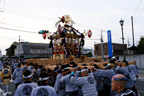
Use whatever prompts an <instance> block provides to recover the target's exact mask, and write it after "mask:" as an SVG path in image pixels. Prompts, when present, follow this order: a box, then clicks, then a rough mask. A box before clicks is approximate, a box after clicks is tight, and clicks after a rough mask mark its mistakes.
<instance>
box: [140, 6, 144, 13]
mask: <svg viewBox="0 0 144 96" xmlns="http://www.w3.org/2000/svg"><path fill="white" fill-rule="evenodd" d="M143 10H144V6H143V8H142V10H141V11H140V13H139V15H140V14H141V13H142V11H143Z"/></svg>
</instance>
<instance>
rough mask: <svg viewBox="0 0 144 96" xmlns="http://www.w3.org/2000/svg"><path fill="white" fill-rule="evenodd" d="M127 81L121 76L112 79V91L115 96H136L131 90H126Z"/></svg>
mask: <svg viewBox="0 0 144 96" xmlns="http://www.w3.org/2000/svg"><path fill="white" fill-rule="evenodd" d="M127 80H128V79H127V78H126V77H125V76H124V75H122V74H117V75H115V76H113V77H112V83H111V86H112V90H113V91H116V92H117V94H116V95H115V96H136V95H135V93H134V92H133V91H132V90H130V89H126V83H127Z"/></svg>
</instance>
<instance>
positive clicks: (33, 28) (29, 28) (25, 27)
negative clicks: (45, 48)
mask: <svg viewBox="0 0 144 96" xmlns="http://www.w3.org/2000/svg"><path fill="white" fill-rule="evenodd" d="M0 23H1V24H5V25H9V26H14V27H21V28H27V29H40V28H30V27H24V26H18V25H13V24H9V23H5V22H0ZM48 29H55V28H48Z"/></svg>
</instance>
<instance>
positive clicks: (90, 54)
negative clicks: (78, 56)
mask: <svg viewBox="0 0 144 96" xmlns="http://www.w3.org/2000/svg"><path fill="white" fill-rule="evenodd" d="M84 55H86V56H87V57H92V53H91V52H88V53H87V54H84Z"/></svg>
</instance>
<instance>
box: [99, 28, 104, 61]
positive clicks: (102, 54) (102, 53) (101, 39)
mask: <svg viewBox="0 0 144 96" xmlns="http://www.w3.org/2000/svg"><path fill="white" fill-rule="evenodd" d="M102 32H103V30H101V38H100V41H101V56H102V59H104V52H103V35H102Z"/></svg>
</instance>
